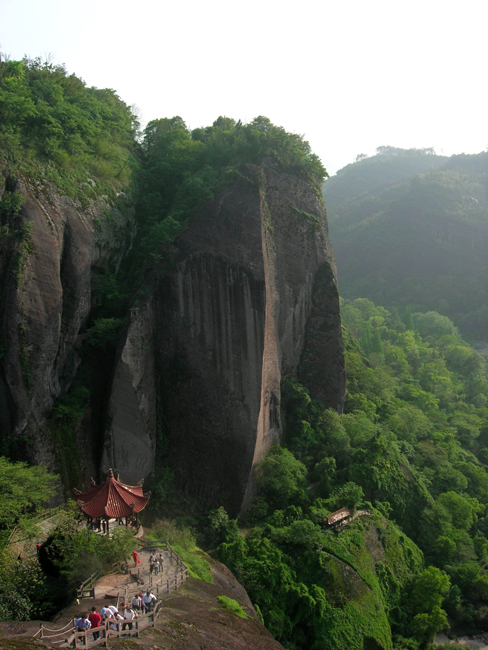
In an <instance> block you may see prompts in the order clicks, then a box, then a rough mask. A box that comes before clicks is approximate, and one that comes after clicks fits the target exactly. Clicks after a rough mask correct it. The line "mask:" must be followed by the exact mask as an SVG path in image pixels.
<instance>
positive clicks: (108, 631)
mask: <svg viewBox="0 0 488 650" xmlns="http://www.w3.org/2000/svg"><path fill="white" fill-rule="evenodd" d="M143 545H144V548H146V549H154V550H155V551H160V550H161V548H164V550H165V551H166V552H167V553H169V556H170V562H171V563H172V564H173V563H175V564H176V571H175V574H174V576H172V577H171V578H168V577H166V576H164V575H163V574H162V573H161V574H160V575H153V574H151V575H150V577H149V588H150V589H151V591H153V592H154V591H155V592H156V598H158V599H159V597H160V595H162V594H165V593H169V592H170V591H173V590H176V589H178V587H179V586H180V585H181V584H183V582H185V580H186V579H187V578H188V567H187V566H186V564H185V563H184V562H183V561H182V559H181V558H180V556H179V555H178V553H176V551H175V550H174V549H173V548H172V546H171V544H170V543H169V542H168V541H167V540H164V541H157V542H144V544H143ZM116 564H117V565H118V566H119V568H122V566H121V563H116ZM126 565H127V563H126ZM114 566H115V565H114ZM133 575H134V574H133ZM135 575H136V577H138V576H139V569H138V570H137V573H136V574H135ZM97 578H98V572H97V573H92V575H91V576H90V577H89V578H87V579H86V580H85V582H83V583H82V584H81V585H80V586H79V587H78V589H77V590H76V591H77V597H78V598H79V599H80V598H95V582H96V580H97ZM131 588H133V586H132V587H131ZM128 591H129V585H127V586H126V587H125V598H124V601H125V602H126V603H127V602H129V594H128ZM87 594H88V595H87ZM119 600H120V593H119V594H118V595H117V607H118V606H119ZM160 606H161V602H160V601H159V600H158V601H157V602H156V603H155V606H154V609H153V610H152V611H150V612H147V613H146V614H140V615H139V616H138V617H137V618H136V619H134V620H133V621H132V629H131V630H129V629H128V627H129V625H128V623H129V622H130V621H129V622H128V621H115V620H113V619H108V620H106V621H105V622H103V623H102V625H101V626H100V627H99V628H94V629H93V628H91V629H89V630H85V631H84V632H78V631H77V630H75V629H74V624H75V620H76V619H72V620H70V621H69V622H68V623H67V624H66V625H65V626H64V627H62V628H58V629H56V630H54V629H51V628H48V627H46V626H45V625H44V623H41V624H40V627H39V630H38V631H37V632H36V633H35V634H34V638H39V639H46V640H48V641H49V643H52V644H55V645H59V646H60V647H71V648H77V647H84V648H93V647H95V646H98V645H104V646H105V647H106V646H107V641H108V639H109V638H110V637H120V636H137V637H138V636H139V633H140V632H141V631H142V630H145V629H146V628H148V627H154V625H155V621H156V614H157V612H158V610H159V607H160ZM111 626H114V627H115V629H112V627H111ZM124 628H125V629H124ZM97 632H98V633H99V637H98V638H97V639H94V638H93V637H94V633H97Z"/></svg>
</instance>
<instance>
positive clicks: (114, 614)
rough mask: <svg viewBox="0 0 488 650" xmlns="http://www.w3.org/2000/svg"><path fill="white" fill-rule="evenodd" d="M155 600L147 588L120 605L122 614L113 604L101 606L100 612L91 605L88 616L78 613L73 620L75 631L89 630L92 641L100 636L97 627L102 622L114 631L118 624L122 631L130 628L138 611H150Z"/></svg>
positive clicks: (118, 628) (117, 628)
mask: <svg viewBox="0 0 488 650" xmlns="http://www.w3.org/2000/svg"><path fill="white" fill-rule="evenodd" d="M156 600H157V598H156V596H155V595H154V594H152V593H151V591H150V589H148V590H147V591H146V593H144V594H143V593H142V592H140V593H138V594H136V595H135V596H134V598H133V599H132V603H126V604H125V605H122V608H121V612H122V614H120V612H119V610H118V609H117V607H115V605H109V606H104V607H102V608H101V610H100V613H98V612H97V608H96V607H92V609H91V613H90V614H89V615H88V616H87V615H86V613H84V614H80V617H79V618H78V619H77V620H76V621H75V630H76V631H77V632H86V631H87V630H91V631H92V632H93V640H94V641H96V640H97V639H98V638H99V637H100V630H99V629H97V628H100V626H101V623H102V622H104V623H105V625H106V626H108V627H109V628H110V629H111V630H114V631H118V630H120V626H122V631H124V630H132V624H133V622H134V620H135V619H136V618H137V617H138V615H139V614H140V613H147V612H150V611H151V610H152V609H153V607H154V604H155V603H156Z"/></svg>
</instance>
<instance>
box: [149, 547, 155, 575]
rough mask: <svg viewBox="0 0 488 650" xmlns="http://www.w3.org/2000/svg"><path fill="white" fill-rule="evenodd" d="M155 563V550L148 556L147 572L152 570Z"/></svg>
mask: <svg viewBox="0 0 488 650" xmlns="http://www.w3.org/2000/svg"><path fill="white" fill-rule="evenodd" d="M155 564H156V551H153V552H152V553H151V555H150V557H149V574H151V573H152V572H153V571H154V565H155Z"/></svg>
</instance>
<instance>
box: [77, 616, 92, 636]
mask: <svg viewBox="0 0 488 650" xmlns="http://www.w3.org/2000/svg"><path fill="white" fill-rule="evenodd" d="M75 627H76V629H77V630H78V632H84V631H85V630H89V629H90V628H91V623H90V621H89V620H88V619H87V617H86V614H80V618H77V619H76V621H75Z"/></svg>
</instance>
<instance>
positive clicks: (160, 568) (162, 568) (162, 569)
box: [158, 553, 164, 573]
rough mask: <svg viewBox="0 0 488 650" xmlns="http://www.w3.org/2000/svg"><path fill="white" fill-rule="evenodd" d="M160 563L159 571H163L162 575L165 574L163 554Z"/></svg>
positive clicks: (160, 555)
mask: <svg viewBox="0 0 488 650" xmlns="http://www.w3.org/2000/svg"><path fill="white" fill-rule="evenodd" d="M158 562H159V570H160V571H161V573H163V571H164V559H163V554H162V553H160V554H159V558H158Z"/></svg>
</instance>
